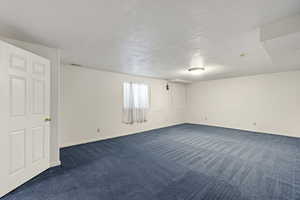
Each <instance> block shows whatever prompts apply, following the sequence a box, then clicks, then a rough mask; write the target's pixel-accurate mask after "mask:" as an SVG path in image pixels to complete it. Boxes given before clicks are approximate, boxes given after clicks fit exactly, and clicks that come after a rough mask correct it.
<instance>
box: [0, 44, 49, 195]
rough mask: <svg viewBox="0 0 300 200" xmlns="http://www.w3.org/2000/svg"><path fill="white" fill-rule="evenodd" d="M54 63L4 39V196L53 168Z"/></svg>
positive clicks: (0, 177) (0, 51) (0, 109)
mask: <svg viewBox="0 0 300 200" xmlns="http://www.w3.org/2000/svg"><path fill="white" fill-rule="evenodd" d="M49 116H50V62H49V61H48V60H47V59H45V58H42V57H40V56H37V55H35V54H33V53H30V52H28V51H25V50H22V49H20V48H17V47H15V46H13V45H10V44H7V43H4V42H2V41H0V156H1V157H0V163H1V164H0V197H1V196H3V195H5V194H6V193H8V192H9V191H11V190H13V189H15V188H16V187H18V186H19V185H21V184H23V183H24V182H26V181H28V180H29V179H31V178H32V177H34V176H36V175H38V174H39V173H41V172H42V171H44V170H45V169H47V168H49V134H50V122H49Z"/></svg>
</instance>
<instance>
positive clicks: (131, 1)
mask: <svg viewBox="0 0 300 200" xmlns="http://www.w3.org/2000/svg"><path fill="white" fill-rule="evenodd" d="M299 11H300V1H299V0H247V1H246V0H226V1H220V0H184V1H183V0H161V1H150V0H127V1H124V0H85V1H74V0H47V1H46V0H26V1H20V0H2V1H1V6H0V34H2V35H4V36H8V37H13V38H16V39H19V40H24V41H28V42H35V43H39V44H43V45H47V46H50V47H56V48H59V49H61V50H62V59H63V62H64V63H77V64H81V65H83V66H88V67H91V68H98V69H104V70H110V71H116V72H122V73H129V74H135V75H143V76H151V77H158V78H164V79H184V80H190V81H193V80H209V79H218V78H226V77H234V76H244V75H252V74H259V73H270V72H279V71H288V70H295V69H300V62H299V63H297V62H296V63H293V64H283V63H282V62H279V61H278V62H277V61H275V62H274V60H272V59H271V58H270V56H269V54H268V52H267V50H266V49H265V48H264V47H265V46H264V45H263V44H262V43H261V42H260V32H259V27H260V26H262V25H264V24H267V23H270V22H273V21H276V20H278V19H280V18H283V17H286V16H290V15H293V14H295V13H297V12H299ZM241 53H245V55H246V56H244V57H240V54H241ZM279 60H280V58H279ZM189 66H195V67H202V66H205V68H206V70H205V71H203V72H200V73H199V74H193V73H188V72H187V70H186V69H187V68H188V67H189Z"/></svg>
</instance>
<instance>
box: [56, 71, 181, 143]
mask: <svg viewBox="0 0 300 200" xmlns="http://www.w3.org/2000/svg"><path fill="white" fill-rule="evenodd" d="M124 81H137V82H144V83H147V84H149V86H150V90H151V102H150V103H151V109H150V111H149V117H148V119H149V121H148V122H147V123H143V124H134V125H127V124H124V123H122V102H123V99H122V87H123V85H122V84H123V82H124ZM165 86H166V81H164V80H159V79H150V78H143V77H137V76H130V75H124V74H119V73H112V72H105V71H99V70H92V69H87V68H81V67H74V66H64V67H63V98H62V136H61V146H69V145H73V144H79V143H85V142H89V141H96V140H100V139H105V138H111V137H117V136H121V135H127V134H132V133H136V132H141V131H144V130H149V129H156V128H160V127H166V126H170V125H174V124H180V123H184V119H185V118H184V112H185V104H186V102H185V101H186V90H185V86H184V85H181V84H171V85H170V86H171V87H170V88H171V89H170V90H169V91H167V90H166V89H165ZM97 128H100V133H97Z"/></svg>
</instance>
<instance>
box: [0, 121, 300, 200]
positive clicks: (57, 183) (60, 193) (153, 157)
mask: <svg viewBox="0 0 300 200" xmlns="http://www.w3.org/2000/svg"><path fill="white" fill-rule="evenodd" d="M61 161H62V166H61V167H56V168H52V169H49V170H47V171H46V172H44V173H42V174H41V175H39V176H38V177H36V178H34V179H33V180H31V181H29V182H28V183H26V184H25V185H23V186H21V187H19V188H18V189H17V190H15V191H14V192H12V193H10V194H9V195H7V196H5V197H4V198H3V200H4V199H5V200H179V199H180V200H201V199H203V200H217V199H222V200H225V199H226V200H227V199H228V200H252V199H253V200H269V199H274V200H281V199H282V200H299V199H300V139H296V138H290V137H284V136H275V135H269V134H258V133H254V132H247V131H239V130H233V129H225V128H216V127H209V126H201V125H191V124H184V125H178V126H173V127H168V128H163V129H157V130H153V131H147V132H144V133H140V134H135V135H131V136H125V137H120V138H116V139H109V140H105V141H99V142H94V143H89V144H84V145H78V146H73V147H69V148H64V149H62V150H61Z"/></svg>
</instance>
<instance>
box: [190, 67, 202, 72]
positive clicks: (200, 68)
mask: <svg viewBox="0 0 300 200" xmlns="http://www.w3.org/2000/svg"><path fill="white" fill-rule="evenodd" d="M200 70H201V71H204V70H205V68H204V67H190V68H189V69H188V71H189V72H193V71H200Z"/></svg>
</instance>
